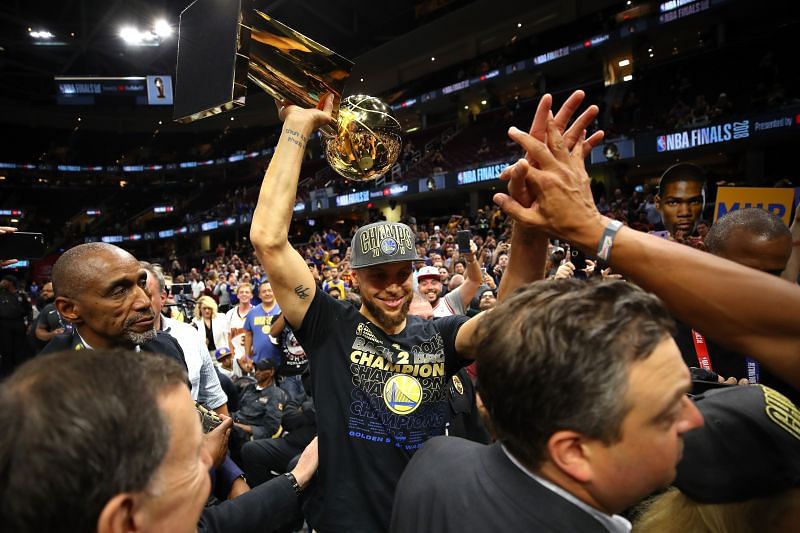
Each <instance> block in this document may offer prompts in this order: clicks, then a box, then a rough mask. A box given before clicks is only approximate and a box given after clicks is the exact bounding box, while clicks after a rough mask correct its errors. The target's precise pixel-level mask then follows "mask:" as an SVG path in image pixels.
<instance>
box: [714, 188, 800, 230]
mask: <svg viewBox="0 0 800 533" xmlns="http://www.w3.org/2000/svg"><path fill="white" fill-rule="evenodd" d="M794 195H795V190H794V189H775V188H759V187H720V188H719V189H717V205H716V207H715V208H714V220H716V219H718V218H720V217H722V216H724V215H725V214H726V213H729V212H731V211H736V210H737V209H745V208H747V207H758V208H760V209H764V210H765V211H768V212H770V213H772V214H773V215H775V216H776V217H778V218H780V219H781V220H783V222H784V223H785V224H786V225H787V226H788V225H789V224H790V222H791V216H792V202H793V201H794Z"/></svg>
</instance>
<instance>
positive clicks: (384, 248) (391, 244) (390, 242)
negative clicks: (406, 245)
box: [381, 237, 400, 255]
mask: <svg viewBox="0 0 800 533" xmlns="http://www.w3.org/2000/svg"><path fill="white" fill-rule="evenodd" d="M399 248H400V246H399V245H398V244H397V241H396V240H394V239H393V238H391V237H386V238H385V239H383V240H382V241H381V252H383V253H384V254H385V255H394V254H396V253H397V250H398V249H399Z"/></svg>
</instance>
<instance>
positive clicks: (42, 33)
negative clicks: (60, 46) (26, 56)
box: [28, 28, 55, 39]
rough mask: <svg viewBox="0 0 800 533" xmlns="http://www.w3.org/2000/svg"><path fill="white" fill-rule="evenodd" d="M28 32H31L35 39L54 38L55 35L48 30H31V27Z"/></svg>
mask: <svg viewBox="0 0 800 533" xmlns="http://www.w3.org/2000/svg"><path fill="white" fill-rule="evenodd" d="M28 32H29V35H30V36H31V37H33V38H34V39H52V38H53V37H55V35H53V34H52V33H50V32H49V31H47V30H38V31H30V28H29V29H28Z"/></svg>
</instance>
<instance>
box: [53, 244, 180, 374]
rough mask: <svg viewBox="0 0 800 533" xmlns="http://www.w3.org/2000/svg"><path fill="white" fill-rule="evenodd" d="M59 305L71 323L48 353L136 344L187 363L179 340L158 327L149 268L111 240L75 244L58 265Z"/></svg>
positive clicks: (55, 279)
mask: <svg viewBox="0 0 800 533" xmlns="http://www.w3.org/2000/svg"><path fill="white" fill-rule="evenodd" d="M53 289H54V291H55V295H56V298H55V302H54V303H55V306H56V309H57V310H58V313H59V314H60V315H61V317H62V318H63V319H64V320H66V321H68V322H70V323H71V324H72V325H73V328H72V330H71V331H70V332H68V333H64V334H61V335H57V336H55V337H53V339H52V340H51V341H50V342H49V343H48V344H47V346H46V347H45V348H44V350H43V351H42V353H52V352H57V351H62V350H84V349H91V350H100V349H112V348H125V349H129V350H130V349H136V350H142V351H148V352H154V353H160V354H162V355H166V356H168V357H171V358H173V359H175V360H176V361H178V362H180V364H181V366H183V368H184V369H185V368H186V361H185V360H184V356H183V351H182V350H181V347H180V345H178V342H177V341H176V340H175V339H174V338H173V337H171V336H170V335H167V334H165V333H160V332H157V331H156V329H155V315H154V314H153V309H152V308H151V305H150V303H151V302H150V299H151V295H150V293H149V292H148V290H147V271H146V270H145V269H144V268H142V267H141V266H140V265H139V262H138V261H137V260H136V258H135V257H133V256H132V255H131V254H129V253H128V252H126V251H125V250H123V249H122V248H118V247H116V246H114V245H111V244H106V243H88V244H81V245H78V246H75V247H74V248H70V249H69V250H67V251H66V252H64V254H63V255H62V256H61V257H59V258H58V261H56V263H55V265H53Z"/></svg>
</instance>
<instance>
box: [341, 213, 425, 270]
mask: <svg viewBox="0 0 800 533" xmlns="http://www.w3.org/2000/svg"><path fill="white" fill-rule="evenodd" d="M416 241H417V237H416V235H415V234H414V232H413V231H411V228H409V227H408V226H406V225H405V224H401V223H400V222H375V223H373V224H367V225H366V226H362V227H360V228H358V230H357V231H356V234H355V235H353V240H352V241H351V242H350V247H351V252H350V253H351V256H350V267H351V268H354V269H355V268H365V267H371V266H376V265H383V264H386V263H399V262H401V261H417V260H421V259H423V260H424V258H420V257H419V256H417V248H416V246H415V244H416Z"/></svg>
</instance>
